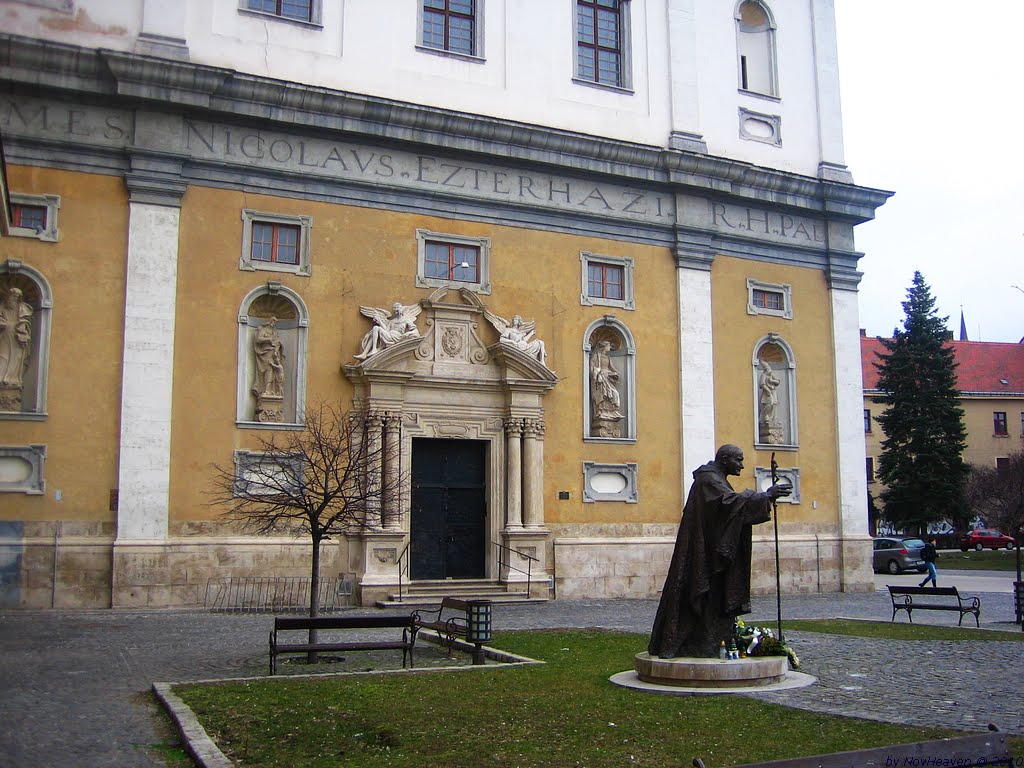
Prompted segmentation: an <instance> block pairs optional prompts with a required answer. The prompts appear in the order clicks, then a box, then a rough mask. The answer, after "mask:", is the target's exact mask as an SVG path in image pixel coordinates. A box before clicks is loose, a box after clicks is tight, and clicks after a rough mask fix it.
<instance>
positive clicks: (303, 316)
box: [235, 282, 309, 428]
mask: <svg viewBox="0 0 1024 768" xmlns="http://www.w3.org/2000/svg"><path fill="white" fill-rule="evenodd" d="M308 326H309V314H308V312H307V310H306V305H305V303H304V302H303V301H302V299H301V298H300V297H299V295H298V294H297V293H295V292H294V291H292V290H290V289H289V288H286V287H285V286H283V285H281V284H280V283H276V282H269V283H267V284H265V285H262V286H260V287H259V288H256V289H255V290H253V291H251V292H250V293H249V295H248V296H246V297H245V299H244V300H243V301H242V305H241V307H240V308H239V313H238V390H237V398H238V405H237V412H236V417H235V418H236V421H237V423H238V424H239V425H240V426H249V427H267V428H275V427H295V426H296V425H298V424H299V421H300V419H301V414H302V413H303V409H304V407H305V389H306V336H307V329H308Z"/></svg>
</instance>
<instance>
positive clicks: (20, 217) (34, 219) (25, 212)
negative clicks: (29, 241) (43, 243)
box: [11, 203, 46, 232]
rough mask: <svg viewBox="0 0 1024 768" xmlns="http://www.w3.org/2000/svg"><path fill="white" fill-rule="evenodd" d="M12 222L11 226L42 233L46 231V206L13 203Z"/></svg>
mask: <svg viewBox="0 0 1024 768" xmlns="http://www.w3.org/2000/svg"><path fill="white" fill-rule="evenodd" d="M11 212H12V213H13V214H14V220H13V221H12V222H11V224H12V225H13V226H15V227H23V228H24V229H34V230H35V231H36V232H42V231H43V230H44V229H46V206H45V205H19V204H18V203H14V204H13V205H12V206H11Z"/></svg>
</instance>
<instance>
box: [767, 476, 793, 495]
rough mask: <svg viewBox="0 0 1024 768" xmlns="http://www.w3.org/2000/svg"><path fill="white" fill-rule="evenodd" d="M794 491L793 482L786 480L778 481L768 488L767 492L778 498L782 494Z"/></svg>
mask: <svg viewBox="0 0 1024 768" xmlns="http://www.w3.org/2000/svg"><path fill="white" fill-rule="evenodd" d="M792 492H793V484H792V483H789V482H786V481H785V480H783V481H781V482H778V483H776V484H775V485H773V486H772V487H771V488H769V489H768V491H767V493H768V495H769V496H771V497H772V498H773V499H777V498H779V497H780V496H789V494H791V493H792Z"/></svg>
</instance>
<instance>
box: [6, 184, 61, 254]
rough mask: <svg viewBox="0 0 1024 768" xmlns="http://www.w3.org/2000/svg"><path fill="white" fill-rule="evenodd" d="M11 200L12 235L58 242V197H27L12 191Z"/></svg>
mask: <svg viewBox="0 0 1024 768" xmlns="http://www.w3.org/2000/svg"><path fill="white" fill-rule="evenodd" d="M10 198H11V232H10V234H11V235H13V236H15V237H32V238H35V239H36V240H43V241H45V242H48V243H55V242H57V213H58V211H59V210H60V197H59V196H58V195H25V194H21V193H19V192H13V191H12V192H11V193H10Z"/></svg>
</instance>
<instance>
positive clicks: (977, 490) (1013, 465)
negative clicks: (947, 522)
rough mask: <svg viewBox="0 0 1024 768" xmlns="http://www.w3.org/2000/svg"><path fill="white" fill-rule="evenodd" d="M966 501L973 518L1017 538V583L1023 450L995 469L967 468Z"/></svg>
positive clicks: (1023, 523)
mask: <svg viewBox="0 0 1024 768" xmlns="http://www.w3.org/2000/svg"><path fill="white" fill-rule="evenodd" d="M967 498H968V501H969V502H970V504H971V508H972V509H973V510H974V512H975V513H976V514H977V515H980V516H982V517H984V518H985V522H986V523H988V525H990V526H992V527H994V528H995V527H997V528H999V530H1001V531H1003V532H1005V533H1006V534H1007V535H1009V536H1013V537H1014V538H1016V539H1017V581H1020V580H1021V554H1020V544H1021V537H1022V535H1024V531H1022V529H1024V451H1017V452H1016V453H1011V454H1010V456H1009V458H1008V459H1007V460H1006V462H1005V463H1004V464H1002V465H1000V466H998V467H971V474H970V476H969V477H968V481H967Z"/></svg>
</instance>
